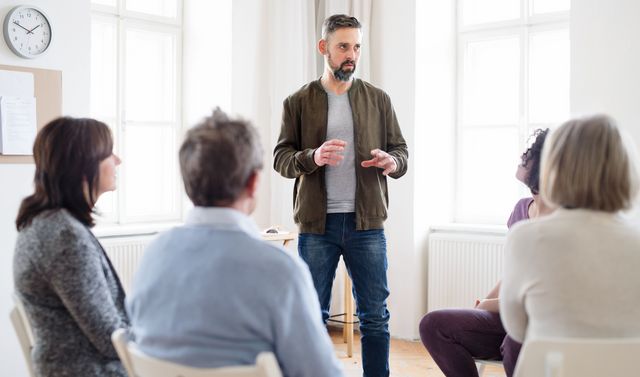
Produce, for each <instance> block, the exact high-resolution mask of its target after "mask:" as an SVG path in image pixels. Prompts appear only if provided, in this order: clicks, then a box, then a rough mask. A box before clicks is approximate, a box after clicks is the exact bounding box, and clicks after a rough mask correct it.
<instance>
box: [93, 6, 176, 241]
mask: <svg viewBox="0 0 640 377" xmlns="http://www.w3.org/2000/svg"><path fill="white" fill-rule="evenodd" d="M116 4H117V5H116V6H113V7H112V6H107V5H102V4H93V3H92V4H91V23H92V26H93V20H94V19H100V20H104V21H106V22H112V23H113V24H114V25H115V30H116V41H115V44H116V55H117V56H116V105H115V106H116V109H115V118H112V117H108V118H107V117H106V116H101V117H102V119H101V120H103V121H105V123H108V124H109V126H110V128H111V130H112V133H113V136H114V140H115V146H114V153H116V154H118V155H119V156H120V157H121V158H122V159H123V162H124V163H123V164H122V165H121V166H120V167H119V168H118V170H119V172H118V173H119V174H118V177H117V180H118V182H117V186H118V189H117V190H116V191H115V192H113V194H112V195H113V199H112V200H113V206H112V207H113V213H109V214H105V215H102V216H98V218H97V223H98V225H99V227H100V228H104V229H108V228H113V227H121V226H132V225H135V224H152V223H177V222H181V221H182V220H183V216H184V200H183V197H184V193H183V191H184V190H183V188H182V185H181V184H180V182H181V180H180V172H179V167H178V163H177V159H176V158H174V163H173V166H172V167H171V170H172V171H173V173H168V174H171V175H172V176H173V178H174V179H172V181H175V182H176V183H175V192H174V194H173V198H172V199H171V200H172V201H173V203H172V204H171V210H170V212H168V213H166V214H163V215H133V216H132V215H127V214H126V200H127V199H126V198H125V194H124V193H125V187H126V184H127V182H126V181H125V180H124V179H123V177H124V176H125V171H126V169H127V167H126V163H127V156H125V155H123V154H124V151H125V150H126V148H125V147H126V146H125V143H126V141H125V139H126V138H125V136H124V135H125V134H126V132H127V127H128V126H127V123H132V124H153V123H158V124H161V127H169V128H170V129H171V130H172V133H173V147H174V148H175V149H174V151H175V152H176V153H177V151H178V149H179V146H180V141H181V139H180V137H181V135H182V134H183V133H184V119H183V117H184V115H183V111H182V101H183V93H182V91H183V77H182V76H183V68H182V67H183V41H182V38H183V26H182V25H183V18H182V17H183V10H182V8H183V0H176V7H177V9H176V17H175V18H170V17H160V16H155V15H150V14H144V13H139V12H133V11H127V10H126V0H117V1H116ZM127 30H143V31H150V32H161V33H167V34H170V35H172V36H173V38H174V43H175V45H174V48H175V51H174V53H175V67H174V72H173V74H174V77H173V79H174V83H175V93H174V116H173V119H172V120H170V121H161V122H155V121H145V120H135V121H132V120H127V118H126V111H127V109H126V102H125V101H126V98H125V96H126V93H125V89H126V87H125V82H124V81H125V62H126V58H127V57H126V40H125V39H126V32H127ZM92 32H93V30H92ZM92 116H95V115H94V114H92ZM99 116H100V115H99ZM112 122H113V123H112Z"/></svg>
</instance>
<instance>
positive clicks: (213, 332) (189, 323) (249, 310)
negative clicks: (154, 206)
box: [126, 207, 343, 377]
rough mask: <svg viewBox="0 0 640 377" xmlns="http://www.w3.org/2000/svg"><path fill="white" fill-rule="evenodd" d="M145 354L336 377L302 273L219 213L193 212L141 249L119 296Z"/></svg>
mask: <svg viewBox="0 0 640 377" xmlns="http://www.w3.org/2000/svg"><path fill="white" fill-rule="evenodd" d="M126 306H127V311H128V313H129V316H130V319H131V323H132V331H133V334H134V336H135V338H136V342H137V343H138V345H139V347H140V348H141V350H142V351H144V352H146V353H148V354H149V355H152V356H156V357H159V358H163V359H166V360H170V361H173V362H177V363H181V364H185V365H190V366H195V367H221V366H228V365H239V364H253V363H254V362H255V358H256V356H257V354H258V353H260V352H262V351H270V352H273V353H274V354H275V355H276V357H277V359H278V362H279V364H280V367H281V368H282V371H283V374H284V375H285V376H291V377H302V376H304V377H307V376H308V377H315V376H318V377H320V376H322V377H326V376H332V377H333V376H342V375H343V372H342V369H341V366H340V364H339V362H338V360H337V359H336V357H335V354H334V351H333V347H332V345H331V341H330V339H329V336H328V335H327V331H326V329H325V328H324V326H323V323H322V319H321V315H320V307H319V304H318V298H317V296H316V293H315V291H314V289H313V283H312V280H311V275H310V273H309V270H308V268H307V267H306V265H305V264H304V262H302V261H301V260H300V259H299V258H297V257H292V256H291V255H289V254H287V253H286V252H285V251H284V250H283V249H281V248H279V247H276V246H272V245H270V244H268V243H266V242H264V241H262V240H261V239H260V235H259V230H258V229H257V227H256V225H255V223H254V222H253V221H252V220H251V219H250V218H249V217H247V216H246V215H244V214H242V213H240V212H238V211H235V210H233V209H228V208H214V207H211V208H203V207H196V208H194V209H193V210H192V211H191V213H190V214H189V216H188V218H187V222H186V225H185V226H182V227H178V228H175V229H172V230H170V231H168V232H166V233H164V234H162V235H160V236H159V237H158V238H157V239H156V240H155V241H154V242H153V243H152V244H151V245H150V246H149V248H148V249H147V251H146V253H145V255H144V257H143V259H142V262H141V264H140V268H139V269H138V271H137V273H136V277H135V279H134V284H133V290H132V292H131V295H129V297H128V298H127V305H126Z"/></svg>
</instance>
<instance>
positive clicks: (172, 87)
mask: <svg viewBox="0 0 640 377" xmlns="http://www.w3.org/2000/svg"><path fill="white" fill-rule="evenodd" d="M181 9H182V4H181V0H93V2H92V19H91V116H92V117H95V118H96V119H99V120H102V121H104V122H105V123H107V124H109V126H110V127H111V130H112V131H113V135H114V138H115V153H116V154H118V155H119V156H120V157H121V158H122V160H123V164H122V165H121V166H120V167H119V170H118V190H116V191H115V192H113V193H107V194H104V195H103V196H102V197H101V198H100V200H99V201H98V203H97V207H98V209H99V211H100V212H101V213H102V215H103V216H102V220H103V221H102V222H107V223H116V224H129V223H135V222H149V221H175V220H180V217H181V214H182V208H181V205H182V193H181V188H180V186H179V183H180V182H181V181H180V177H179V170H178V166H177V150H178V142H179V135H180V132H181V128H182V121H181V119H182V115H181V106H180V103H181V80H180V72H181V59H182V52H181V34H182V26H181V24H182V21H181Z"/></svg>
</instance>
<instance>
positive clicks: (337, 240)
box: [298, 213, 389, 377]
mask: <svg viewBox="0 0 640 377" xmlns="http://www.w3.org/2000/svg"><path fill="white" fill-rule="evenodd" d="M298 253H299V254H300V257H302V259H304V261H305V262H307V265H309V270H310V271H311V276H312V277H313V284H314V286H315V288H316V291H317V292H318V298H319V299H320V308H321V309H322V319H323V320H324V321H325V323H326V321H327V319H328V318H329V304H330V300H331V287H332V284H333V279H334V278H335V276H336V268H337V266H338V261H339V260H340V256H341V255H342V258H343V259H344V262H345V265H346V267H347V271H348V273H349V276H350V277H351V280H352V281H353V293H354V297H355V301H356V313H357V315H358V319H359V320H360V335H361V343H362V366H363V369H364V376H365V377H379V376H381V377H387V376H389V311H388V310H387V297H389V287H388V286H387V240H386V238H385V236H384V231H383V230H382V229H373V230H362V231H357V230H356V224H355V214H354V213H331V214H328V215H327V220H326V225H325V233H324V234H310V233H301V234H300V237H299V239H298ZM347 320H350V319H347Z"/></svg>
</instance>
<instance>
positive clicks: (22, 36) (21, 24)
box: [2, 5, 51, 59]
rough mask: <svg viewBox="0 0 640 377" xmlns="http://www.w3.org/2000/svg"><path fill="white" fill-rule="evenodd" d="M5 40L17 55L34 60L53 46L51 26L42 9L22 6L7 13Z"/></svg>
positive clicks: (4, 30) (3, 31)
mask: <svg viewBox="0 0 640 377" xmlns="http://www.w3.org/2000/svg"><path fill="white" fill-rule="evenodd" d="M2 33H3V34H4V40H5V42H7V45H8V46H9V48H10V49H11V51H13V52H14V53H15V54H16V55H18V56H20V57H23V58H28V59H33V58H35V57H38V56H40V55H41V54H42V53H43V52H45V51H46V50H47V48H49V45H50V44H51V24H50V23H49V20H48V19H47V16H45V14H44V12H43V11H41V10H40V9H38V8H36V7H33V6H29V5H20V6H17V7H15V8H13V9H11V10H10V11H9V13H7V16H6V17H5V19H4V26H3V29H2Z"/></svg>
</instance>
